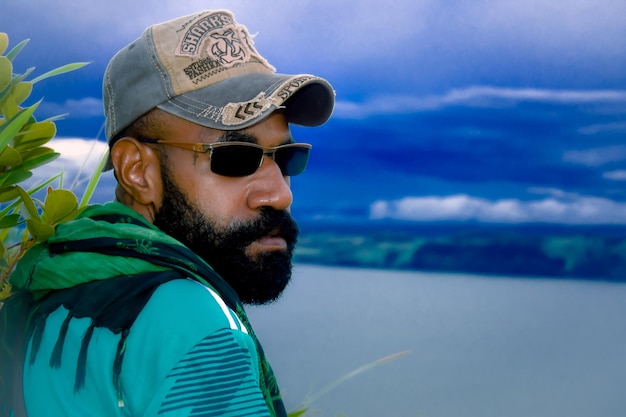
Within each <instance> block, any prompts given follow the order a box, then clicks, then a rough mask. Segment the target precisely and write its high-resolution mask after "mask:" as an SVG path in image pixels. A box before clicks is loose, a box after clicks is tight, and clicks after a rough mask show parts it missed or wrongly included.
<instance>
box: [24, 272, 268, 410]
mask: <svg viewBox="0 0 626 417" xmlns="http://www.w3.org/2000/svg"><path fill="white" fill-rule="evenodd" d="M67 313H68V312H67V310H66V309H65V308H64V307H60V308H59V309H57V310H55V311H54V312H53V313H52V314H50V316H49V317H48V318H47V321H46V326H45V330H44V333H43V339H42V342H41V346H40V348H39V350H38V351H37V354H36V355H35V360H34V363H32V364H31V362H30V360H29V358H30V353H31V352H30V351H31V348H30V346H29V349H28V351H27V355H26V363H25V366H24V395H25V402H26V410H27V412H28V415H29V417H44V416H45V417H57V416H58V417H61V416H77V417H78V416H80V417H83V416H93V417H99V416H145V417H148V416H161V417H183V416H221V417H243V416H255V417H257V416H258V417H261V416H269V415H270V414H269V411H268V409H267V405H266V403H265V401H264V398H263V394H262V391H261V389H260V386H259V368H258V367H259V365H258V359H257V352H256V348H255V344H254V341H253V339H252V338H251V337H250V336H249V335H248V334H247V332H246V329H245V327H244V326H243V325H242V323H241V322H240V320H239V319H238V317H237V315H236V314H235V313H234V312H233V311H231V310H230V309H229V308H228V307H227V306H226V305H225V304H224V302H223V300H222V299H221V298H220V297H219V295H217V293H215V292H214V291H213V290H212V289H210V288H208V287H206V286H205V285H203V284H201V283H198V282H197V281H192V280H190V279H189V280H174V281H170V282H168V283H165V284H163V285H161V286H160V287H159V288H158V289H157V290H156V291H155V292H154V294H153V295H152V297H151V298H150V300H149V301H148V303H147V304H146V306H145V307H144V309H143V310H142V311H141V313H140V314H139V315H138V316H137V319H136V320H135V322H134V324H133V326H132V327H131V330H130V333H129V336H128V338H127V341H126V348H125V351H124V360H123V363H122V371H121V384H122V390H121V392H122V396H121V397H122V398H117V394H116V389H115V387H114V385H113V361H114V359H115V353H116V350H117V347H118V344H119V341H120V335H119V334H115V333H113V332H112V331H111V330H109V329H107V328H101V327H96V328H95V330H94V334H93V336H92V338H91V342H90V343H89V345H88V354H87V370H86V379H85V384H84V387H82V388H81V389H80V390H78V391H76V392H75V390H74V381H75V375H76V367H77V362H78V355H79V350H80V346H81V340H82V338H83V336H84V334H85V332H86V330H87V328H88V327H89V325H90V323H91V319H89V318H72V319H71V320H69V327H68V332H67V336H66V339H65V343H64V347H63V353H62V358H61V365H60V367H58V368H52V367H51V366H50V358H51V356H52V352H53V350H54V347H55V344H56V343H57V339H58V337H59V334H60V330H61V326H62V325H63V322H64V320H65V319H66V317H67Z"/></svg>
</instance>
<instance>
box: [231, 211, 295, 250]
mask: <svg viewBox="0 0 626 417" xmlns="http://www.w3.org/2000/svg"><path fill="white" fill-rule="evenodd" d="M298 234H299V228H298V224H297V223H296V221H295V220H294V219H293V217H291V214H289V212H287V211H285V210H276V209H273V208H271V207H261V209H260V211H259V216H258V217H257V218H256V219H255V220H253V221H251V222H247V223H240V224H238V225H236V226H235V227H234V228H232V229H231V230H229V233H228V235H229V236H230V238H231V239H229V240H231V241H237V242H239V243H240V244H243V245H244V246H247V245H249V244H251V243H252V242H254V241H255V240H258V239H261V238H262V237H265V236H278V237H281V238H283V239H285V241H286V242H287V246H288V247H289V248H291V249H293V247H294V246H295V244H296V242H297V240H298ZM233 238H234V239H233Z"/></svg>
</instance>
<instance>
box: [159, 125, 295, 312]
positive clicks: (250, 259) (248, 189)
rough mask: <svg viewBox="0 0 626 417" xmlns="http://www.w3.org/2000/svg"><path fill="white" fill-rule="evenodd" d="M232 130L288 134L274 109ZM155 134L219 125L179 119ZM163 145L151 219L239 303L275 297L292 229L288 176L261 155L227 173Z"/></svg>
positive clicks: (215, 134)
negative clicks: (159, 188)
mask: <svg viewBox="0 0 626 417" xmlns="http://www.w3.org/2000/svg"><path fill="white" fill-rule="evenodd" d="M235 135H236V136H237V138H236V139H237V140H241V139H242V138H243V139H245V140H247V141H253V142H254V143H258V144H259V145H262V146H265V147H272V146H278V145H281V144H284V143H288V142H291V141H292V139H291V135H290V132H289V127H288V125H287V122H286V120H285V118H284V116H283V115H282V114H280V113H275V114H273V115H272V116H270V117H269V118H267V119H265V120H264V121H262V122H260V123H258V124H257V125H254V126H252V127H250V128H248V129H245V130H242V131H239V132H237V133H236V134H235ZM241 135H245V136H241ZM158 139H163V140H170V141H177V142H204V143H211V142H216V141H218V140H223V132H221V131H217V130H213V129H208V128H204V127H201V126H198V125H195V124H192V123H189V122H185V121H183V120H179V121H177V122H176V123H174V125H171V124H170V125H168V127H167V132H165V134H164V135H163V137H159V138H158ZM164 148H165V146H164ZM162 152H163V153H164V154H165V155H164V156H163V158H164V159H165V160H163V161H162V163H161V178H162V182H163V199H162V204H161V206H160V207H158V209H157V212H156V216H155V221H154V224H155V225H157V226H158V227H159V228H161V229H162V230H163V231H164V232H166V233H168V234H169V235H171V236H173V237H175V238H176V239H178V240H180V241H181V242H182V243H184V244H186V245H187V246H188V247H189V248H190V249H191V250H193V251H194V252H195V253H196V254H198V255H199V256H201V257H202V258H203V259H204V260H206V261H207V262H208V263H209V265H211V266H212V267H213V268H214V269H215V270H216V272H218V273H219V274H220V275H221V276H222V277H223V278H224V279H225V280H226V281H227V282H228V283H229V284H230V285H231V286H232V287H233V288H234V289H235V291H236V292H237V294H238V295H239V297H240V299H241V301H242V302H244V303H253V304H262V303H267V302H271V301H273V300H275V299H276V298H277V297H278V296H279V295H280V293H281V292H282V291H283V290H284V288H285V287H286V285H287V284H288V282H289V279H290V277H291V257H292V252H293V248H294V245H295V242H296V238H297V234H298V231H297V227H296V224H295V222H294V221H293V219H292V218H291V216H290V214H289V206H290V205H291V202H292V195H291V190H290V188H289V178H287V177H283V175H282V173H281V172H280V169H279V168H278V166H277V165H276V164H275V163H274V161H272V160H271V159H269V158H267V157H265V158H264V160H263V163H262V164H261V166H260V167H259V168H258V170H257V171H256V172H255V173H253V174H251V175H249V176H245V177H234V178H231V177H224V176H220V175H217V174H214V173H213V172H211V170H210V167H209V155H208V154H201V153H195V152H191V151H188V150H184V149H179V148H175V147H172V146H167V147H166V148H165V149H162Z"/></svg>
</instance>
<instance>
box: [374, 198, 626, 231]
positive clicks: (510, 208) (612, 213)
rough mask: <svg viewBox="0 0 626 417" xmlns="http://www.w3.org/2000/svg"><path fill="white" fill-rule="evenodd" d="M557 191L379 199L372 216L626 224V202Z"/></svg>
mask: <svg viewBox="0 0 626 417" xmlns="http://www.w3.org/2000/svg"><path fill="white" fill-rule="evenodd" d="M554 194H555V196H550V197H546V198H543V199H539V200H533V201H521V200H516V199H501V200H495V201H492V200H487V199H483V198H478V197H472V196H468V195H465V194H458V195H451V196H444V197H441V196H427V197H406V198H403V199H400V200H393V201H383V200H379V201H376V202H374V203H373V204H372V205H371V208H370V217H371V218H372V219H396V220H410V221H444V220H446V221H469V220H473V221H479V222H485V223H535V222H538V223H559V224H626V203H619V202H616V201H612V200H609V199H606V198H600V197H592V196H582V195H577V194H572V193H560V195H558V194H559V193H554ZM556 195H558V196H556Z"/></svg>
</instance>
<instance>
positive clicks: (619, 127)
mask: <svg viewBox="0 0 626 417" xmlns="http://www.w3.org/2000/svg"><path fill="white" fill-rule="evenodd" d="M607 132H609V133H626V122H616V123H604V124H597V125H591V126H585V127H582V128H580V129H578V133H580V134H583V135H595V134H598V133H607Z"/></svg>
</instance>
